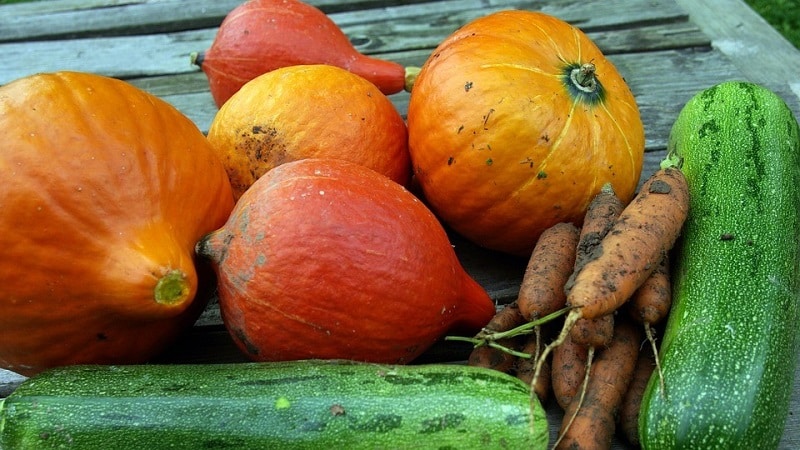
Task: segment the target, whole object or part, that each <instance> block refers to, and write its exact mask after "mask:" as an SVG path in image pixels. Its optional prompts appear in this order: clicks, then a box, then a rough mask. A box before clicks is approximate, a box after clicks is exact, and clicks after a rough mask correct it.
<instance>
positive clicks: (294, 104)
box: [208, 64, 411, 199]
mask: <svg viewBox="0 0 800 450" xmlns="http://www.w3.org/2000/svg"><path fill="white" fill-rule="evenodd" d="M208 141H209V142H210V143H211V146H212V147H213V148H214V150H215V151H216V152H217V155H218V156H219V158H220V160H221V161H222V163H223V165H224V166H225V169H226V170H227V171H228V178H230V180H231V185H232V186H233V194H234V198H236V199H238V198H239V197H240V196H241V195H242V193H243V192H244V191H245V190H247V188H249V187H250V185H252V184H253V182H254V181H255V180H256V179H258V177H260V176H262V175H263V174H264V173H266V172H267V171H269V170H270V169H272V168H274V167H277V166H279V165H281V164H283V163H285V162H289V161H294V160H297V159H303V158H337V159H344V160H347V161H351V162H355V163H358V164H361V165H364V166H367V167H369V168H370V169H373V170H375V171H377V172H379V173H381V174H383V175H386V176H387V177H389V178H391V179H392V180H394V181H396V182H398V183H400V184H403V185H405V184H407V183H408V180H409V178H410V176H411V162H410V157H409V155H408V131H407V130H406V124H405V122H404V121H403V117H402V116H401V115H400V113H399V112H398V111H397V109H395V107H394V105H393V104H392V102H391V100H389V98H388V97H386V96H385V95H384V94H383V93H381V91H380V90H379V89H378V88H377V87H376V86H375V85H374V84H372V83H370V82H369V81H367V80H366V79H364V78H362V77H360V76H358V75H356V74H354V73H351V72H349V71H347V70H345V69H342V68H340V67H336V66H329V65H325V64H309V65H298V66H288V67H281V68H278V69H275V70H272V71H270V72H267V73H265V74H262V75H259V76H257V77H256V78H254V79H253V80H251V81H249V82H248V83H247V84H245V85H244V86H242V88H241V89H240V90H239V91H237V92H236V93H235V94H233V96H232V97H231V98H230V99H228V101H227V102H225V104H224V105H222V107H221V108H220V109H219V111H217V114H216V115H215V116H214V120H213V121H212V122H211V126H210V127H209V130H208Z"/></svg>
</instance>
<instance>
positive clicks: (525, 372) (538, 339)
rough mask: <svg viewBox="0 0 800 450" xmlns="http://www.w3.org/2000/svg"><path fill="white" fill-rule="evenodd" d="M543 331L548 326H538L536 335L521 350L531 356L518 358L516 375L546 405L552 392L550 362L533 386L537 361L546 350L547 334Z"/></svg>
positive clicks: (528, 338) (545, 365) (529, 338)
mask: <svg viewBox="0 0 800 450" xmlns="http://www.w3.org/2000/svg"><path fill="white" fill-rule="evenodd" d="M543 329H547V324H545V325H543V326H538V327H536V329H535V333H534V334H531V335H530V336H528V337H527V338H526V340H525V342H524V344H523V346H522V348H521V350H520V351H521V352H522V353H526V354H528V355H530V357H529V358H523V357H519V358H517V366H516V369H515V373H516V376H517V378H519V379H520V380H522V381H523V382H525V384H527V385H529V386H531V388H532V389H533V392H534V393H535V394H536V396H537V397H539V402H541V403H544V402H545V401H547V399H548V397H549V395H550V392H551V379H550V362H549V361H544V363H543V364H544V371H543V372H542V376H540V377H539V379H538V380H536V383H535V384H533V383H532V382H533V372H534V370H535V369H536V361H537V360H538V358H539V354H541V352H542V350H543V349H544V342H545V336H546V334H547V332H546V331H543Z"/></svg>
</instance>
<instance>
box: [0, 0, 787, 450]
mask: <svg viewBox="0 0 800 450" xmlns="http://www.w3.org/2000/svg"><path fill="white" fill-rule="evenodd" d="M239 3H240V0H196V1H178V0H53V1H45V2H34V3H23V4H11V5H2V6H0V55H2V64H0V85H2V84H5V83H8V82H9V81H11V80H14V79H16V78H19V77H23V76H26V75H29V74H32V73H35V72H46V71H55V70H62V69H70V70H80V71H88V72H96V73H101V74H105V75H110V76H114V77H119V78H123V79H126V80H128V81H129V82H131V83H132V84H134V85H136V86H139V87H141V88H143V89H145V90H147V91H149V92H151V93H153V94H155V95H158V96H160V97H162V98H163V99H165V100H167V101H168V102H170V103H172V104H173V105H175V106H176V107H177V108H178V109H180V110H181V111H182V112H183V113H184V114H186V115H187V116H188V117H189V118H191V119H192V120H193V121H194V122H195V123H196V124H197V125H198V126H199V127H200V128H201V129H203V130H207V129H208V126H209V124H210V123H211V120H212V118H213V116H214V114H215V113H216V107H215V105H214V103H213V101H212V99H211V95H210V93H209V91H208V84H207V80H206V77H205V75H204V74H203V73H202V72H200V71H199V70H198V69H197V68H196V67H193V66H192V65H191V64H190V63H189V54H190V53H191V52H194V51H201V50H205V49H206V48H208V47H209V46H210V44H211V42H212V40H213V38H214V35H215V33H216V27H217V26H218V25H219V23H220V22H221V20H222V19H223V17H224V16H225V15H226V14H227V13H228V12H229V11H230V10H231V9H233V8H234V7H235V6H237V5H238V4H239ZM309 3H311V4H313V5H315V6H318V7H319V8H321V9H322V10H323V11H325V12H326V13H328V14H329V15H330V17H331V18H332V19H333V20H334V21H335V22H336V23H337V24H339V25H340V26H341V28H342V29H343V31H344V32H345V33H346V34H347V35H348V36H349V37H350V38H351V40H352V41H353V42H354V43H355V44H356V46H357V48H358V49H359V50H360V51H362V52H363V53H367V54H372V55H377V56H380V57H382V58H384V59H390V60H394V61H397V62H399V63H401V64H404V65H407V66H411V65H414V66H419V65H421V64H422V63H423V62H424V61H425V59H426V58H427V57H428V55H429V54H430V52H431V51H432V49H433V48H434V47H435V46H436V45H437V44H438V43H439V42H440V41H441V40H442V39H443V38H444V37H445V36H447V35H448V34H449V33H451V32H452V31H454V30H455V29H456V28H457V27H459V26H460V25H462V24H464V23H466V22H467V21H469V20H471V19H473V18H476V17H479V16H481V15H485V14H487V13H489V12H492V11H496V10H501V9H512V8H514V9H530V10H541V11H543V12H546V13H549V14H553V15H555V16H557V17H560V18H562V19H564V20H566V21H568V22H570V23H573V24H575V25H576V26H578V27H580V28H581V29H583V30H584V31H585V32H586V33H587V34H588V35H589V36H590V37H591V38H592V39H593V40H594V41H595V42H596V43H597V44H598V45H599V46H600V48H601V49H602V50H603V51H604V53H605V54H606V55H608V56H609V58H610V59H611V60H612V61H613V62H614V63H615V64H616V66H617V68H618V69H619V71H620V72H621V73H622V75H623V76H624V77H625V79H626V80H627V81H628V83H629V84H630V87H631V89H632V90H633V93H634V94H635V95H636V98H637V101H638V103H639V107H640V109H641V114H642V118H643V120H644V124H645V131H646V154H645V167H644V171H643V174H642V180H644V179H645V178H646V177H647V176H649V174H650V173H652V171H653V170H655V168H656V166H657V163H658V162H659V161H660V160H661V159H662V158H663V156H664V154H665V147H666V138H667V135H668V133H669V129H670V127H671V125H672V122H673V121H674V119H675V118H676V116H677V114H678V111H679V110H680V108H681V107H682V106H683V104H684V103H685V102H686V101H687V100H688V99H689V98H690V97H691V96H692V95H694V94H695V93H696V92H698V91H699V90H702V89H704V88H706V87H709V86H711V85H713V84H716V83H718V82H721V81H725V80H730V79H748V80H751V81H755V82H759V83H761V84H763V85H765V86H767V87H769V88H770V89H772V90H774V91H775V92H777V93H778V94H779V95H781V96H782V97H783V98H784V99H785V100H786V102H787V103H788V104H789V106H790V107H791V108H792V109H793V110H794V112H795V114H796V115H798V117H800V99H799V98H798V97H800V51H798V50H797V49H795V48H794V47H792V46H791V44H789V43H788V42H787V41H785V40H784V39H783V38H782V37H781V36H780V35H779V34H778V33H777V32H775V31H774V30H773V29H772V28H770V27H769V25H767V24H766V22H764V21H763V20H762V19H761V18H760V17H759V16H758V15H756V14H755V13H754V12H753V11H752V10H750V9H749V8H748V7H747V6H746V5H745V4H744V3H743V2H741V1H740V0H620V1H615V2H607V1H604V0H584V1H582V2H574V1H571V0H551V1H545V0H443V1H430V2H427V3H426V2H423V1H420V0H412V1H405V2H404V1H399V0H396V1H377V0H310V1H309ZM391 99H392V100H393V102H394V103H395V105H396V106H397V108H398V110H399V111H400V112H401V113H405V112H406V109H407V104H408V94H407V93H400V94H395V95H392V96H391ZM453 239H454V245H455V247H456V250H457V251H458V254H459V256H460V258H461V260H462V263H463V264H464V266H465V267H466V269H467V270H468V271H469V272H470V273H471V274H472V275H473V277H474V278H475V279H476V280H477V281H478V282H480V283H481V284H482V285H483V286H484V287H485V288H486V289H487V290H488V291H489V293H490V295H491V296H492V297H493V298H494V299H495V300H496V302H497V303H498V305H503V304H505V303H508V302H510V301H512V300H513V299H514V298H515V297H516V294H517V289H518V286H519V283H520V281H521V277H522V273H523V271H524V267H525V261H522V260H520V259H515V258H511V257H507V256H503V255H499V254H496V253H493V252H488V251H485V250H481V249H478V248H475V247H474V246H472V245H470V244H469V243H467V242H464V241H463V239H460V238H458V236H453ZM468 351H469V348H468V347H464V346H462V345H458V344H456V343H453V342H447V343H445V342H441V343H439V344H437V345H435V346H434V347H433V348H432V349H431V350H429V351H428V352H427V353H426V354H425V355H423V356H422V357H421V358H420V360H419V362H431V361H459V360H463V359H465V357H466V354H467V353H468ZM244 360H245V358H244V357H243V356H242V355H241V354H240V353H239V352H238V350H236V348H235V347H234V346H233V343H232V341H231V340H230V339H229V337H228V335H227V333H226V331H225V329H224V327H223V326H222V323H221V320H220V317H219V313H218V309H217V307H216V305H215V304H213V302H212V304H211V305H210V306H209V307H208V309H207V311H206V312H205V314H204V315H203V316H202V317H201V319H200V320H199V321H198V322H197V324H196V326H195V327H194V328H193V329H192V330H191V332H189V333H188V334H187V335H186V336H185V337H184V338H183V339H181V340H180V341H179V342H177V343H176V344H175V345H174V346H173V347H171V348H170V349H169V350H168V351H167V352H166V354H165V355H163V356H162V357H160V358H158V361H160V362H174V363H185V362H223V361H244ZM22 379H23V378H22V377H20V376H18V375H16V374H13V373H11V372H7V371H0V397H1V396H6V395H8V394H9V393H10V392H11V391H12V390H13V389H14V388H15V387H16V386H17V385H18V384H19V382H20V381H21V380H22ZM798 383H800V378H798V379H797V380H796V382H795V386H794V393H795V395H794V396H793V400H792V405H791V412H790V415H789V420H788V423H787V425H786V432H785V434H784V437H783V440H782V442H781V448H782V449H793V448H800V387H798ZM556 409H557V408H556V407H553V406H550V407H549V414H550V418H551V423H552V427H553V428H554V429H553V430H552V431H553V433H555V427H557V424H558V423H559V421H560V413H559V412H558V411H557V410H556ZM614 448H625V446H624V445H623V444H621V443H619V442H615V443H614Z"/></svg>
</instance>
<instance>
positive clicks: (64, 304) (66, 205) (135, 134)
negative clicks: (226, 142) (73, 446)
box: [0, 72, 233, 375]
mask: <svg viewBox="0 0 800 450" xmlns="http://www.w3.org/2000/svg"><path fill="white" fill-rule="evenodd" d="M0 134H1V135H2V144H0V171H1V173H2V180H3V182H2V183H1V184H0V248H2V249H3V257H2V258H0V367H3V368H5V369H9V370H12V371H15V372H18V373H21V374H23V375H32V374H35V373H37V372H39V371H41V370H42V369H45V368H48V367H51V366H56V365H67V364H76V363H133V362H142V361H145V360H146V359H148V358H150V357H151V356H153V355H154V354H156V353H158V352H159V351H160V350H162V349H163V348H164V347H165V346H166V345H167V344H168V343H169V342H170V341H171V340H172V339H173V338H174V337H175V336H176V335H177V334H178V333H179V332H180V331H181V330H183V329H184V328H185V327H186V326H187V325H190V324H191V323H193V322H194V320H196V318H197V316H198V315H199V314H200V312H201V311H202V308H203V306H204V305H203V302H202V301H200V300H196V299H201V297H199V296H196V292H197V288H198V276H197V271H196V267H195V262H194V259H195V256H194V252H193V249H194V245H195V243H196V242H197V240H198V239H199V238H200V237H201V236H202V235H204V234H205V233H208V232H209V231H211V230H213V229H215V228H217V227H218V226H220V225H221V224H223V223H224V222H225V220H226V219H227V217H228V214H230V211H231V210H232V208H233V195H232V191H231V187H230V183H229V182H228V179H227V176H226V174H225V170H224V168H223V167H222V164H221V163H220V162H219V160H218V159H217V158H216V157H215V156H214V154H213V152H212V150H211V148H210V146H209V144H208V142H207V140H206V139H205V137H204V136H203V134H202V133H201V132H200V130H199V129H198V128H197V127H196V126H195V125H194V124H193V123H192V122H191V121H190V120H189V119H188V118H186V117H185V116H184V115H182V114H181V113H180V112H179V111H178V110H176V109H175V108H173V107H172V106H170V105H169V104H167V103H166V102H164V101H162V100H159V99H158V98H156V97H154V96H152V95H150V94H148V93H145V92H143V91H141V90H139V89H137V88H135V87H134V86H132V85H130V84H128V83H125V82H123V81H120V80H115V79H111V78H107V77H103V76H99V75H92V74H86V73H76V72H59V73H51V74H39V75H33V76H30V77H26V78H22V79H19V80H17V81H14V82H11V83H9V84H7V85H5V86H3V87H1V88H0ZM212 276H213V274H212Z"/></svg>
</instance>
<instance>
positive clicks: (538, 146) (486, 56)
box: [408, 11, 644, 255]
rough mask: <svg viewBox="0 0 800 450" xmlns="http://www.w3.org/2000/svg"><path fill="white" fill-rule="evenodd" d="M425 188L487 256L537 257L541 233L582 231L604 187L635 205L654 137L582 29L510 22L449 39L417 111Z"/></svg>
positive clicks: (425, 81)
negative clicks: (558, 227) (570, 227)
mask: <svg viewBox="0 0 800 450" xmlns="http://www.w3.org/2000/svg"><path fill="white" fill-rule="evenodd" d="M408 133H409V151H410V153H411V160H412V166H413V171H414V176H415V182H416V183H417V184H418V185H419V187H420V189H421V191H422V192H423V195H424V196H425V198H426V199H427V201H428V202H429V203H430V207H431V208H432V209H433V211H434V212H435V213H436V214H437V215H438V216H439V217H440V218H441V219H442V220H443V221H444V222H445V223H447V224H448V225H450V226H451V227H452V228H453V229H454V230H455V231H457V232H458V233H460V234H461V235H463V236H464V237H466V238H467V239H469V240H471V241H473V242H475V243H476V244H478V245H480V246H483V247H486V248H489V249H493V250H498V251H502V252H507V253H512V254H518V255H529V254H530V252H531V250H532V248H533V246H534V244H535V243H536V240H537V239H538V237H539V235H540V234H541V232H542V231H544V230H545V229H546V228H548V227H550V226H552V225H554V224H556V223H559V222H573V223H575V224H580V223H581V220H582V217H583V216H584V214H585V211H586V209H587V207H588V205H589V202H590V201H591V199H592V198H593V197H594V196H595V195H596V194H597V193H598V192H599V191H600V189H601V187H602V186H603V185H604V184H605V183H607V182H608V183H611V185H612V186H613V188H614V190H615V192H616V193H617V194H618V195H619V196H620V198H621V199H623V201H624V202H628V201H629V200H630V199H631V197H632V196H633V193H634V191H635V190H636V187H637V185H638V182H639V177H640V174H641V169H642V162H643V157H644V128H643V125H642V121H641V117H640V115H639V110H638V107H637V105H636V101H635V98H634V96H633V94H632V93H631V91H630V89H629V87H628V85H627V84H626V82H625V80H624V79H623V78H622V76H621V75H620V74H619V72H618V71H617V70H616V68H615V67H614V66H613V65H612V63H611V62H610V61H608V59H606V58H605V56H604V55H603V54H602V53H601V52H600V50H599V49H598V48H597V47H596V46H595V45H594V43H593V42H592V41H591V40H590V39H589V38H588V37H587V36H586V35H585V34H583V33H582V32H581V31H580V30H579V29H578V28H575V27H573V26H571V25H569V24H568V23H566V22H564V21H562V20H560V19H558V18H555V17H552V16H549V15H546V14H543V13H539V12H533V11H500V12H497V13H493V14H489V15H486V16H483V17H481V18H478V19H476V20H474V21H472V22H470V23H468V24H466V25H465V26H464V27H462V28H460V29H459V30H457V31H455V32H454V33H453V34H451V35H450V36H448V37H447V38H446V39H445V40H444V41H443V42H442V43H441V44H440V45H439V46H438V47H437V48H436V49H435V51H434V52H433V53H432V54H431V56H430V57H429V58H428V60H427V61H426V62H425V64H424V65H423V67H422V68H421V70H420V73H419V75H418V76H417V78H416V81H415V83H414V87H413V89H412V91H411V98H410V100H409V106H408Z"/></svg>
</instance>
